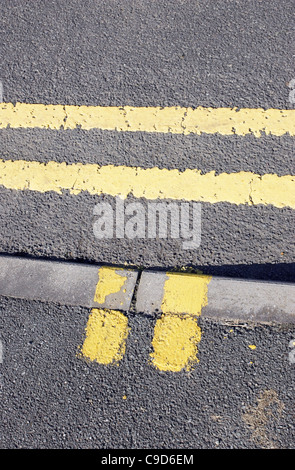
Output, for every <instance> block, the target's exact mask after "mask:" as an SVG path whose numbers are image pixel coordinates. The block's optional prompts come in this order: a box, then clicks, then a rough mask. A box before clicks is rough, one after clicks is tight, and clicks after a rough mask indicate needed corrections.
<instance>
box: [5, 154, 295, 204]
mask: <svg viewBox="0 0 295 470" xmlns="http://www.w3.org/2000/svg"><path fill="white" fill-rule="evenodd" d="M0 185H2V186H4V187H5V188H8V189H16V190H31V191H38V192H42V193H44V192H48V191H54V192H57V193H59V194H62V192H63V191H64V190H68V191H69V193H70V194H79V193H81V192H82V191H87V192H88V193H90V194H98V195H99V194H109V195H111V196H120V197H122V198H126V197H127V196H128V194H132V195H133V196H134V197H136V198H140V197H144V198H146V199H151V200H152V199H174V200H186V201H199V202H209V203H212V204H213V203H218V202H229V203H231V204H248V205H256V204H263V205H268V204H271V205H273V206H275V207H279V208H282V207H291V208H295V177H294V176H293V175H285V176H278V175H276V174H265V175H258V174H255V173H252V172H243V171H242V172H237V173H229V174H228V173H222V174H219V175H216V174H215V172H214V171H211V172H209V173H206V174H201V171H199V170H190V169H187V170H185V171H183V172H180V171H178V170H176V169H173V170H168V169H159V168H148V169H144V168H139V167H126V166H113V165H106V166H99V165H97V164H82V163H73V164H67V163H64V162H63V163H57V162H54V161H51V162H48V163H40V162H36V161H35V162H28V161H25V160H16V161H11V160H0Z"/></svg>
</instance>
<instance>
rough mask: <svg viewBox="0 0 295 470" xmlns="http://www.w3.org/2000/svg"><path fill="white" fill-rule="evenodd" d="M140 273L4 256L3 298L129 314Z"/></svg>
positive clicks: (0, 267)
mask: <svg viewBox="0 0 295 470" xmlns="http://www.w3.org/2000/svg"><path fill="white" fill-rule="evenodd" d="M137 276H138V273H137V271H135V270H124V269H122V268H113V267H108V266H96V265H92V264H80V263H69V262H59V261H46V260H33V259H28V258H19V257H15V256H0V295H4V296H8V297H15V298H21V299H28V300H41V301H44V302H55V303H59V304H63V305H73V306H77V305H79V306H84V307H89V308H93V307H96V308H106V309H113V310H117V309H118V310H123V311H127V310H129V308H130V304H131V300H132V297H133V292H134V288H135V285H136V281H137Z"/></svg>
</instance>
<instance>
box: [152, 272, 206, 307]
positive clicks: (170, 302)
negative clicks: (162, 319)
mask: <svg viewBox="0 0 295 470" xmlns="http://www.w3.org/2000/svg"><path fill="white" fill-rule="evenodd" d="M166 275H167V277H168V279H167V280H166V281H165V284H164V296H163V300H162V306H161V309H162V312H163V313H176V314H178V313H184V312H185V313H186V314H190V315H200V314H201V310H202V307H205V305H207V302H208V300H207V294H208V284H209V282H210V281H211V279H212V276H205V275H200V274H197V275H190V274H180V273H166Z"/></svg>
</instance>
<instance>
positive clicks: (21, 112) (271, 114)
mask: <svg viewBox="0 0 295 470" xmlns="http://www.w3.org/2000/svg"><path fill="white" fill-rule="evenodd" d="M7 126H9V127H11V128H19V127H22V128H34V127H36V128H43V129H61V128H64V129H75V128H76V127H81V128H82V129H85V130H89V129H102V130H116V131H122V132H126V131H127V132H128V131H129V132H138V131H141V132H161V133H173V134H184V135H188V134H201V133H205V134H215V133H218V134H221V135H232V134H236V135H241V136H244V135H246V134H251V133H253V134H254V135H255V136H256V137H260V136H261V134H262V132H264V133H265V134H266V135H268V134H272V135H276V136H281V135H284V134H290V135H295V110H292V109H291V110H290V109H267V110H264V109H262V108H254V109H251V108H242V109H238V108H210V107H209V108H204V107H202V106H199V107H197V108H196V109H193V108H185V107H180V106H172V107H160V106H156V107H131V106H121V107H119V106H118V107H115V106H106V107H104V106H72V105H71V106H69V105H61V104H57V105H46V104H29V103H16V104H15V105H14V104H12V103H3V104H1V105H0V128H5V127H7Z"/></svg>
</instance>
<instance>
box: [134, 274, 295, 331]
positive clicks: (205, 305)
mask: <svg viewBox="0 0 295 470" xmlns="http://www.w3.org/2000/svg"><path fill="white" fill-rule="evenodd" d="M172 277H174V286H175V287H176V290H177V285H179V286H184V288H182V291H179V292H177V291H175V292H174V300H172V302H171V301H170V303H169V305H170V307H169V309H168V310H167V302H166V305H165V300H166V297H167V291H166V290H165V289H166V286H167V283H168V282H169V280H171V278H172ZM202 278H203V279H204V280H205V281H206V285H207V287H206V290H205V291H204V292H205V294H204V295H205V298H204V299H203V300H202V305H201V311H200V300H199V293H197V289H198V287H199V286H200V284H198V282H199V281H200V280H202ZM180 279H181V282H178V283H177V282H175V280H177V281H178V280H180ZM194 282H195V288H194ZM187 285H188V286H189V288H188V289H186V288H185V286H187ZM151 292H152V293H153V295H152V296H151V295H150V293H151ZM169 296H170V297H171V292H169ZM189 297H190V299H189ZM182 303H183V304H186V305H191V306H192V310H194V311H195V314H196V315H199V314H202V317H205V318H212V319H219V320H229V321H231V320H232V321H250V322H254V321H257V322H270V323H271V322H276V323H295V285H294V284H287V283H279V282H266V281H257V280H244V279H233V278H220V277H212V278H211V277H210V276H203V275H196V274H181V273H164V272H157V271H144V272H143V273H142V276H141V280H140V284H139V288H138V291H137V301H136V310H137V312H138V313H140V312H142V313H145V314H154V313H156V312H159V313H171V314H173V313H176V314H186V313H188V312H187V310H185V308H182ZM173 304H176V305H175V307H174V306H173ZM164 307H165V308H164ZM190 313H192V312H190Z"/></svg>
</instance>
